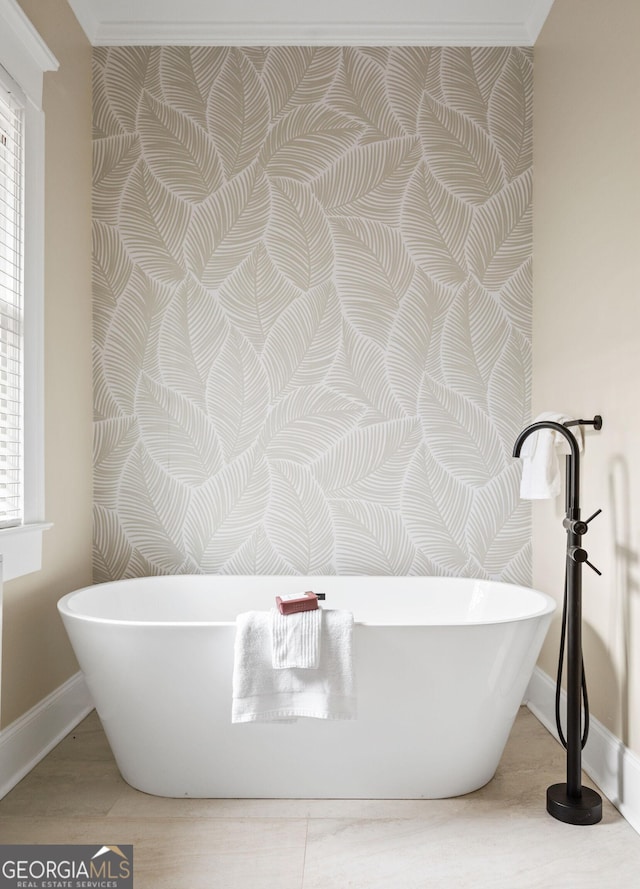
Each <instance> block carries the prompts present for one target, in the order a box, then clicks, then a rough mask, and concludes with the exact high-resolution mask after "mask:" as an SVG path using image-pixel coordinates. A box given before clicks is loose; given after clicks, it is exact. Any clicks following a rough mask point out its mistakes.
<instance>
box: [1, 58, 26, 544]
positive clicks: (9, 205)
mask: <svg viewBox="0 0 640 889" xmlns="http://www.w3.org/2000/svg"><path fill="white" fill-rule="evenodd" d="M1 73H2V74H4V72H1ZM5 82H6V77H2V78H1V79H0V528H7V527H11V526H14V525H19V524H21V522H22V518H23V515H22V510H23V507H22V500H23V497H22V490H23V479H22V467H23V459H22V454H23V435H22V431H23V397H22V393H23V387H22V363H23V362H22V357H23V348H22V318H23V313H22V296H23V261H22V256H23V224H22V216H23V191H24V187H23V186H24V183H23V150H22V149H23V146H22V140H23V129H24V127H23V117H24V116H23V105H22V103H21V101H20V97H19V96H18V95H17V90H14V89H12V88H11V87H9V88H7V86H5Z"/></svg>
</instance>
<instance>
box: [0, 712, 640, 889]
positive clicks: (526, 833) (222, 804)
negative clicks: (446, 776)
mask: <svg viewBox="0 0 640 889" xmlns="http://www.w3.org/2000/svg"><path fill="white" fill-rule="evenodd" d="M564 770H565V758H564V751H563V750H562V748H561V747H560V745H559V744H558V743H557V742H556V741H555V740H554V739H553V738H552V737H551V736H550V735H549V734H548V732H547V731H546V730H545V729H544V728H543V727H542V726H541V725H540V723H539V722H538V721H537V720H536V719H535V717H534V716H532V715H531V713H529V711H528V710H526V709H525V708H522V709H521V711H520V714H519V715H518V718H517V720H516V724H515V726H514V729H513V732H512V734H511V738H510V740H509V743H508V745H507V748H506V750H505V753H504V756H503V758H502V762H501V764H500V767H499V769H498V772H497V774H496V776H495V778H494V779H493V781H491V782H490V783H489V784H488V785H487V786H486V787H484V788H482V789H481V790H478V791H476V792H475V793H470V794H468V795H467V796H464V797H458V798H455V799H448V800H385V801H378V800H193V799H191V800H183V799H179V800H174V799H162V798H160V797H153V796H148V795H147V794H144V793H140V792H138V791H136V790H133V789H132V788H131V787H129V786H128V785H127V784H125V783H124V781H123V780H122V779H121V778H120V776H119V774H118V771H117V768H116V766H115V763H114V761H113V757H112V756H111V752H110V750H109V747H108V745H107V742H106V739H105V737H104V734H103V732H102V729H101V727H100V723H99V721H98V719H97V717H96V715H95V713H92V714H91V715H90V716H88V717H87V719H85V720H84V722H82V723H81V724H80V725H79V726H78V728H77V729H76V730H75V731H73V732H72V733H71V734H70V735H68V736H67V737H66V738H65V739H64V740H63V741H62V742H61V743H60V744H59V745H58V746H57V747H56V748H55V750H53V751H52V752H51V753H50V754H49V755H48V756H47V757H46V758H45V759H44V760H43V761H42V762H41V763H40V764H39V765H38V766H37V767H36V768H35V769H34V770H33V771H32V772H31V773H30V774H29V775H27V777H26V778H24V780H23V781H21V782H20V784H18V786H17V787H15V788H14V789H13V790H12V791H11V793H9V794H8V795H7V796H6V797H5V798H4V799H3V800H2V801H0V843H87V844H94V843H99V844H116V845H117V844H130V843H132V844H133V846H134V876H135V880H134V885H135V887H136V889H360V887H362V889H467V887H469V889H471V887H473V889H503V887H504V889H537V887H539V889H549V887H553V886H562V887H564V889H591V887H593V889H596V887H597V889H601V887H610V886H615V889H637V887H640V836H639V835H638V834H637V833H636V832H635V831H634V830H633V829H632V828H631V827H630V826H629V825H628V824H627V823H626V821H624V819H623V818H622V817H621V816H620V815H619V813H618V812H617V810H616V809H615V808H614V807H613V806H612V805H611V804H610V803H609V802H608V801H606V800H605V803H604V817H603V820H602V822H601V823H600V824H599V825H594V826H590V827H573V826H570V825H566V824H562V823H560V822H558V821H555V820H554V819H553V818H551V817H550V816H549V815H547V813H546V811H545V804H544V798H545V791H546V787H547V785H548V784H551V783H554V782H556V781H562V780H564ZM585 783H588V782H587V781H586V780H585Z"/></svg>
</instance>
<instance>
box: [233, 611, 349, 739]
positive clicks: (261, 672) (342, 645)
mask: <svg viewBox="0 0 640 889" xmlns="http://www.w3.org/2000/svg"><path fill="white" fill-rule="evenodd" d="M318 612H319V614H320V623H321V636H322V641H321V644H320V656H319V660H318V668H317V669H316V670H309V669H298V668H295V667H291V668H288V669H276V670H274V669H273V666H272V641H271V613H270V612H268V611H247V612H245V613H244V614H239V615H238V617H237V619H236V639H235V646H234V658H233V702H232V712H231V721H232V722H283V721H284V722H291V721H295V720H296V719H297V718H298V717H304V716H306V717H312V718H315V719H355V716H356V697H355V691H354V679H353V653H352V637H353V614H352V613H351V612H350V611H337V610H325V609H322V610H321V609H318ZM303 613H304V612H303ZM286 619H287V620H290V619H291V616H290V615H289V616H287V618H286Z"/></svg>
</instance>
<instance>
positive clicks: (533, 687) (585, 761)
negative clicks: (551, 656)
mask: <svg viewBox="0 0 640 889" xmlns="http://www.w3.org/2000/svg"><path fill="white" fill-rule="evenodd" d="M555 696H556V684H555V682H554V680H553V679H551V678H550V677H549V676H548V675H547V674H546V673H545V672H544V671H543V670H541V669H540V668H539V667H536V668H535V670H534V673H533V676H532V678H531V682H530V683H529V687H528V688H527V692H526V694H525V703H526V705H527V707H528V708H529V710H531V712H532V713H533V715H534V716H535V717H536V718H537V719H539V720H540V722H541V723H542V724H543V725H544V727H545V728H546V729H548V730H549V731H550V732H551V734H552V735H553V736H554V737H555V738H556V740H557V739H558V733H557V730H556V716H555V706H556V705H555ZM561 700H562V704H561V707H562V711H561V712H562V713H565V712H566V702H567V699H566V693H565V692H564V690H563V691H562V698H561ZM582 767H583V769H584V770H585V772H586V773H587V775H589V777H590V778H591V780H592V781H594V782H595V783H596V784H597V785H598V787H599V788H600V790H601V791H602V792H603V793H604V795H605V796H606V797H607V799H609V800H611V802H612V803H613V805H614V806H615V807H616V808H617V809H618V810H619V812H620V814H621V815H622V816H623V817H624V818H625V819H626V820H627V821H628V822H629V824H630V825H631V826H632V827H633V829H634V830H636V831H637V832H638V833H640V758H638V757H637V756H636V754H635V753H633V752H632V751H631V750H629V749H628V748H627V747H625V745H624V744H623V743H622V741H621V740H620V739H619V738H616V736H615V735H614V734H613V733H612V732H610V731H609V729H608V728H605V726H604V725H602V723H601V722H599V721H598V720H597V719H595V718H594V717H593V716H590V718H589V738H588V739H587V744H586V747H585V749H584V750H583V751H582Z"/></svg>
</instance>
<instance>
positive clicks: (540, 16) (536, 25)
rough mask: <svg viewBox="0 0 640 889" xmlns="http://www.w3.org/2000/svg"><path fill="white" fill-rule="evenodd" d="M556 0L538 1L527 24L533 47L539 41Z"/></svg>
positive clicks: (530, 42)
mask: <svg viewBox="0 0 640 889" xmlns="http://www.w3.org/2000/svg"><path fill="white" fill-rule="evenodd" d="M553 3H554V0H536V3H535V5H534V7H533V9H532V11H531V14H530V16H529V18H528V19H527V21H526V22H525V28H526V31H527V33H528V35H529V44H530V45H531V46H533V45H534V44H535V42H536V40H537V39H538V35H539V34H540V31H542V27H543V25H544V23H545V22H546V20H547V16H548V15H549V13H550V12H551V7H552V6H553Z"/></svg>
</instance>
